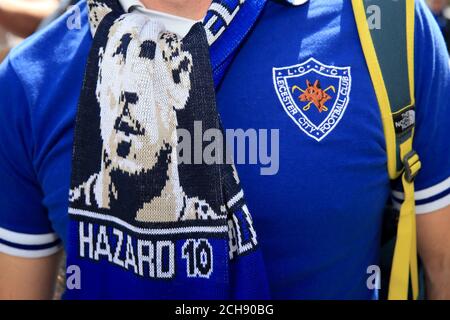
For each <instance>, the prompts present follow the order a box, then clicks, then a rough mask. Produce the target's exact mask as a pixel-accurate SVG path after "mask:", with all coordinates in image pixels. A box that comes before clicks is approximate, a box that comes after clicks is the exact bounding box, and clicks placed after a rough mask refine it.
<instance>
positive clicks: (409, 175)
mask: <svg viewBox="0 0 450 320" xmlns="http://www.w3.org/2000/svg"><path fill="white" fill-rule="evenodd" d="M403 166H404V168H405V179H406V181H407V182H409V183H412V182H414V180H415V178H416V176H417V174H418V173H419V171H420V168H421V167H422V163H421V162H420V159H419V155H418V154H417V152H416V151H415V150H411V151H410V152H408V153H407V154H406V155H405V156H404V157H403Z"/></svg>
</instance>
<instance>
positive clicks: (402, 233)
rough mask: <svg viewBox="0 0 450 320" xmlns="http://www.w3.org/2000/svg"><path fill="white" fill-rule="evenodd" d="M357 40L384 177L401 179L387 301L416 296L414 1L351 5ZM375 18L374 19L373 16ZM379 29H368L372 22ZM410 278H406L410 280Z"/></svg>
mask: <svg viewBox="0 0 450 320" xmlns="http://www.w3.org/2000/svg"><path fill="white" fill-rule="evenodd" d="M352 4H353V11H354V15H355V19H356V24H357V28H358V33H359V37H360V40H361V44H362V48H363V51H364V56H365V58H366V62H367V66H368V68H369V72H370V77H371V79H372V83H373V86H374V89H375V93H376V96H377V100H378V104H379V107H380V110H381V117H382V121H383V130H384V134H385V138H386V150H387V159H388V172H389V177H390V178H391V179H392V180H394V179H397V178H398V177H400V176H401V179H402V186H403V192H404V194H405V197H404V201H403V203H402V205H401V208H400V215H399V222H398V228H397V240H396V244H395V250H394V257H393V261H392V270H391V278H390V283H389V295H388V297H389V299H390V300H399V299H403V300H405V299H407V298H408V290H409V279H411V286H412V297H413V298H414V299H417V297H418V293H419V285H418V271H417V245H416V215H415V200H414V178H415V177H416V175H417V173H418V172H419V170H420V167H421V163H420V161H419V156H418V155H417V153H416V152H415V151H414V150H413V143H412V140H413V136H414V126H415V99H414V17H415V9H414V0H405V1H386V0H352ZM377 15H378V16H377ZM377 18H380V19H381V21H380V24H379V25H378V26H379V27H378V28H377V24H376V23H374V25H373V26H369V22H370V23H371V24H372V22H373V19H377ZM409 276H411V277H409Z"/></svg>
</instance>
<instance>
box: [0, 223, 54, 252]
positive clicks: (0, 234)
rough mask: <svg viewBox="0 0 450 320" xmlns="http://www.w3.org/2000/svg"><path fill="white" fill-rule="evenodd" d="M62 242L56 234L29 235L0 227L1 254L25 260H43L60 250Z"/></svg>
mask: <svg viewBox="0 0 450 320" xmlns="http://www.w3.org/2000/svg"><path fill="white" fill-rule="evenodd" d="M61 247H62V245H61V240H60V239H59V238H58V236H57V235H56V234H55V233H46V234H27V233H19V232H14V231H11V230H7V229H4V228H1V227H0V252H2V253H5V254H8V255H11V256H16V257H24V258H42V257H47V256H50V255H52V254H54V253H56V252H57V251H58V250H60V249H61Z"/></svg>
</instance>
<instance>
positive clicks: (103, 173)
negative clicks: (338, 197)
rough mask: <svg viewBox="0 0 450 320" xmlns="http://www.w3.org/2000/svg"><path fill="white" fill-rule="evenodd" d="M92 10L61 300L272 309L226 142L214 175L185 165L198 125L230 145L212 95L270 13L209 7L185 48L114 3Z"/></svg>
mask: <svg viewBox="0 0 450 320" xmlns="http://www.w3.org/2000/svg"><path fill="white" fill-rule="evenodd" d="M87 3H88V9H89V23H90V28H91V33H92V36H93V42H92V47H91V51H90V53H89V57H88V62H87V66H86V71H85V76H84V82H83V86H82V91H81V95H80V99H79V104H78V112H77V118H76V125H75V137H74V149H73V158H72V179H71V189H70V194H69V217H70V222H69V229H68V242H67V268H68V270H69V271H68V279H67V290H66V293H65V298H67V299H131V298H134V299H259V298H262V299H265V298H267V297H268V294H267V293H268V289H267V282H266V279H265V273H264V272H265V271H264V266H263V263H262V257H261V253H260V250H259V248H258V241H257V237H256V233H255V228H254V226H253V222H252V217H251V216H250V213H249V210H248V208H247V206H246V204H245V201H244V196H243V191H242V188H241V186H240V184H239V178H238V175H237V172H236V170H235V167H234V166H233V165H232V164H229V161H225V160H226V157H225V155H224V152H222V151H221V150H224V149H223V141H222V142H219V141H217V142H218V145H219V146H220V147H221V148H217V149H216V150H215V152H213V153H212V154H213V156H214V159H216V161H214V162H212V163H205V161H201V162H200V163H198V162H196V163H195V164H190V163H185V162H186V161H184V162H183V161H181V160H180V159H181V158H182V156H183V155H184V156H185V155H186V154H189V153H192V154H194V153H196V152H197V153H198V150H196V149H195V148H191V149H189V148H184V149H181V148H180V145H181V141H182V140H184V139H189V138H192V140H194V136H195V135H196V134H198V133H196V132H195V129H196V128H198V126H199V125H200V127H201V130H202V132H201V134H203V133H204V132H206V131H207V130H209V132H216V133H223V129H222V127H221V124H220V120H219V116H218V112H217V108H216V101H215V88H214V84H218V83H219V82H220V79H221V77H222V75H223V73H224V71H225V69H226V66H227V65H228V63H229V62H230V59H231V57H232V56H233V54H234V52H235V50H236V48H237V47H238V46H239V44H240V43H241V42H242V41H243V39H244V37H245V35H246V34H247V32H248V31H249V30H250V29H251V27H252V25H253V23H254V22H255V21H256V19H257V17H258V15H259V13H260V11H261V10H262V8H263V6H264V3H265V1H264V0H247V1H245V0H240V1H236V0H217V1H213V2H212V4H211V7H210V9H209V11H208V13H207V15H206V18H205V20H204V23H203V24H202V23H197V24H195V25H194V26H193V27H192V28H191V30H190V31H189V33H188V34H187V35H186V36H185V37H184V38H182V39H181V38H180V37H179V36H178V35H176V34H174V33H171V32H168V31H166V30H164V26H162V24H160V23H158V22H156V21H154V20H152V18H151V17H149V16H147V15H145V14H142V13H139V12H136V11H132V12H130V13H126V12H124V11H123V9H122V7H121V6H120V5H119V3H118V1H113V0H88V1H87ZM211 130H212V131H211ZM181 132H183V134H182V135H181ZM189 136H190V137H189ZM223 136H224V135H222V137H223ZM217 139H218V140H220V139H219V138H217ZM193 144H194V143H193ZM206 145H207V143H203V144H202V145H201V147H202V148H201V149H202V150H204V149H205V148H204V147H206ZM197 147H198V145H197ZM196 155H198V154H196ZM191 158H194V157H191ZM72 271H73V275H72V274H71V272H72ZM77 276H79V277H78V278H77Z"/></svg>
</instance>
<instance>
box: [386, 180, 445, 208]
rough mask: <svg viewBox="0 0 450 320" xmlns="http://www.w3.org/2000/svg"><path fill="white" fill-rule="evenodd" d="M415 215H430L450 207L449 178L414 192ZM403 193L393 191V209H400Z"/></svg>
mask: <svg viewBox="0 0 450 320" xmlns="http://www.w3.org/2000/svg"><path fill="white" fill-rule="evenodd" d="M414 197H415V200H416V214H425V213H430V212H433V211H436V210H439V209H442V208H445V207H447V206H449V205H450V177H448V178H447V179H446V180H444V181H442V182H440V183H438V184H436V185H434V186H432V187H429V188H426V189H423V190H416V192H415V193H414ZM403 199H404V193H403V192H398V191H393V192H392V202H393V204H394V208H396V209H398V210H399V209H400V205H401V203H402V201H403Z"/></svg>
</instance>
